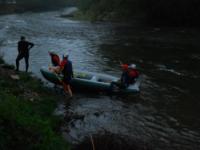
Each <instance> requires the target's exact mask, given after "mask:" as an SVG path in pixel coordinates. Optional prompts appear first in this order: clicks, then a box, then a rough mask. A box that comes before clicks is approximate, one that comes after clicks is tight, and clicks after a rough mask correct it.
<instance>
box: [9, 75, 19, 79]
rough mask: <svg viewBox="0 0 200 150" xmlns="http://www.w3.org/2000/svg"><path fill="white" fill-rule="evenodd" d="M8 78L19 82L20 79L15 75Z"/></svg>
mask: <svg viewBox="0 0 200 150" xmlns="http://www.w3.org/2000/svg"><path fill="white" fill-rule="evenodd" d="M10 77H11V79H13V80H19V79H20V77H19V76H18V75H16V74H14V75H10Z"/></svg>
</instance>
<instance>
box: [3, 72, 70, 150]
mask: <svg viewBox="0 0 200 150" xmlns="http://www.w3.org/2000/svg"><path fill="white" fill-rule="evenodd" d="M8 73H9V72H8ZM19 76H20V80H19V81H16V80H11V79H10V77H9V76H1V73H0V88H1V90H0V149H3V150H10V149H20V150H55V149H59V150H68V149H69V144H68V143H67V142H66V141H64V139H63V138H62V137H61V135H60V133H59V127H60V124H61V123H62V121H63V120H62V119H61V118H59V117H58V116H54V115H53V112H54V110H55V108H56V106H57V99H58V97H57V95H55V94H53V92H52V91H51V90H50V89H48V88H45V87H43V85H42V82H41V81H39V80H38V79H35V78H32V77H31V76H30V75H28V74H25V73H20V75H19ZM27 93H28V94H27ZM31 98H33V99H32V100H31Z"/></svg>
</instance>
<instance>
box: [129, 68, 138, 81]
mask: <svg viewBox="0 0 200 150" xmlns="http://www.w3.org/2000/svg"><path fill="white" fill-rule="evenodd" d="M138 77H139V72H138V71H137V70H136V69H131V70H129V71H128V84H133V83H134V82H135V79H136V78H138Z"/></svg>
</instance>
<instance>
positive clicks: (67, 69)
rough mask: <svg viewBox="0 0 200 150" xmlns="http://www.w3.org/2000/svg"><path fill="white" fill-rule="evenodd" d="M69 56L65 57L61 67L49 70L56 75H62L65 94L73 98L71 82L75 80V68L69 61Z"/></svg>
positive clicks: (65, 55)
mask: <svg viewBox="0 0 200 150" xmlns="http://www.w3.org/2000/svg"><path fill="white" fill-rule="evenodd" d="M68 57H69V56H68V54H64V55H63V60H62V61H61V63H60V65H59V66H56V67H50V68H49V70H51V71H52V72H54V73H62V74H63V79H62V81H61V83H62V85H63V89H64V91H65V93H68V94H69V96H70V97H72V96H73V94H72V90H71V86H70V82H71V80H72V78H73V67H72V62H71V61H70V60H69V59H68Z"/></svg>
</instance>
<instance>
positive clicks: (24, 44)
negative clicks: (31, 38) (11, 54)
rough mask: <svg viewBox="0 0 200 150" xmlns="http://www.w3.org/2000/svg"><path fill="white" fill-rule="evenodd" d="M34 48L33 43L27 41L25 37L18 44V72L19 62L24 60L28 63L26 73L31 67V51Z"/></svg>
mask: <svg viewBox="0 0 200 150" xmlns="http://www.w3.org/2000/svg"><path fill="white" fill-rule="evenodd" d="M33 46H34V44H33V43H31V42H28V41H26V39H25V37H24V36H21V40H20V41H19V42H18V56H17V58H16V71H19V61H20V60H21V59H22V58H24V59H25V63H26V72H28V67H29V50H30V49H31V48H32V47H33Z"/></svg>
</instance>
